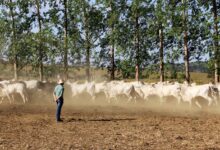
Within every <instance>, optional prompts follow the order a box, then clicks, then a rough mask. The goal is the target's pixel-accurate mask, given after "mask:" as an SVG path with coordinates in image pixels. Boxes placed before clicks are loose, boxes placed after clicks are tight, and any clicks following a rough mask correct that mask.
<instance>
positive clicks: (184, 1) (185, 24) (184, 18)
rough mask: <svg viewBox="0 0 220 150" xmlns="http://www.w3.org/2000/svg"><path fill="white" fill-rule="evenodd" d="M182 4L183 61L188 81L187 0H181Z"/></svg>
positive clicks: (187, 80)
mask: <svg viewBox="0 0 220 150" xmlns="http://www.w3.org/2000/svg"><path fill="white" fill-rule="evenodd" d="M182 4H183V6H184V7H183V32H184V33H183V34H184V62H185V80H186V82H187V83H189V82H190V74H189V50H188V33H187V32H188V27H187V15H188V9H187V8H188V7H187V5H188V0H182Z"/></svg>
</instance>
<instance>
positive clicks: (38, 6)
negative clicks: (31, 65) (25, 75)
mask: <svg viewBox="0 0 220 150" xmlns="http://www.w3.org/2000/svg"><path fill="white" fill-rule="evenodd" d="M35 2H36V6H37V20H38V25H39V33H40V39H39V47H38V53H39V58H38V59H39V60H38V65H39V66H38V67H39V68H38V72H39V80H40V81H43V53H42V24H41V16H40V3H39V0H35Z"/></svg>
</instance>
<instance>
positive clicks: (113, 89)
mask: <svg viewBox="0 0 220 150" xmlns="http://www.w3.org/2000/svg"><path fill="white" fill-rule="evenodd" d="M134 93H135V89H134V86H133V85H132V84H129V83H125V82H115V81H114V82H109V83H107V85H106V87H105V94H106V96H107V100H108V102H109V103H110V102H111V100H112V99H114V100H118V96H120V95H125V96H126V97H127V98H128V102H130V101H131V99H132V98H133V97H134Z"/></svg>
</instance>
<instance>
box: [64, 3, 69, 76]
mask: <svg viewBox="0 0 220 150" xmlns="http://www.w3.org/2000/svg"><path fill="white" fill-rule="evenodd" d="M67 27H68V20H67V0H64V74H65V78H66V79H68V38H67Z"/></svg>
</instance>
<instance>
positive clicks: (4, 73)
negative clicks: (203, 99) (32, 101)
mask: <svg viewBox="0 0 220 150" xmlns="http://www.w3.org/2000/svg"><path fill="white" fill-rule="evenodd" d="M0 69H1V73H0V79H12V78H13V66H12V65H8V64H7V65H6V64H0ZM55 70H56V71H57V73H54V74H51V75H49V76H47V79H48V80H55V79H56V75H57V74H62V72H63V69H62V67H61V66H58V67H57V68H55ZM190 76H191V80H192V82H196V83H197V84H205V83H209V82H212V81H213V79H212V78H208V76H207V73H199V72H191V73H190ZM69 77H70V79H73V80H78V81H82V82H83V81H85V79H86V76H85V68H84V67H79V68H76V67H75V68H73V67H72V68H69ZM19 78H20V79H37V78H38V72H37V71H32V68H31V67H25V68H23V69H22V70H21V71H20V72H19ZM116 78H117V79H118V80H122V78H121V75H120V74H118V73H116ZM91 79H92V80H94V81H96V82H101V81H104V80H108V79H109V74H108V72H107V70H106V69H101V68H100V69H96V68H91ZM124 80H125V81H128V82H129V81H134V79H124ZM141 80H142V81H144V82H149V83H152V82H158V81H159V74H156V73H154V74H151V75H150V76H149V77H148V78H143V79H141ZM165 80H166V81H167V80H169V81H178V82H183V79H180V78H179V79H168V78H165Z"/></svg>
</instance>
